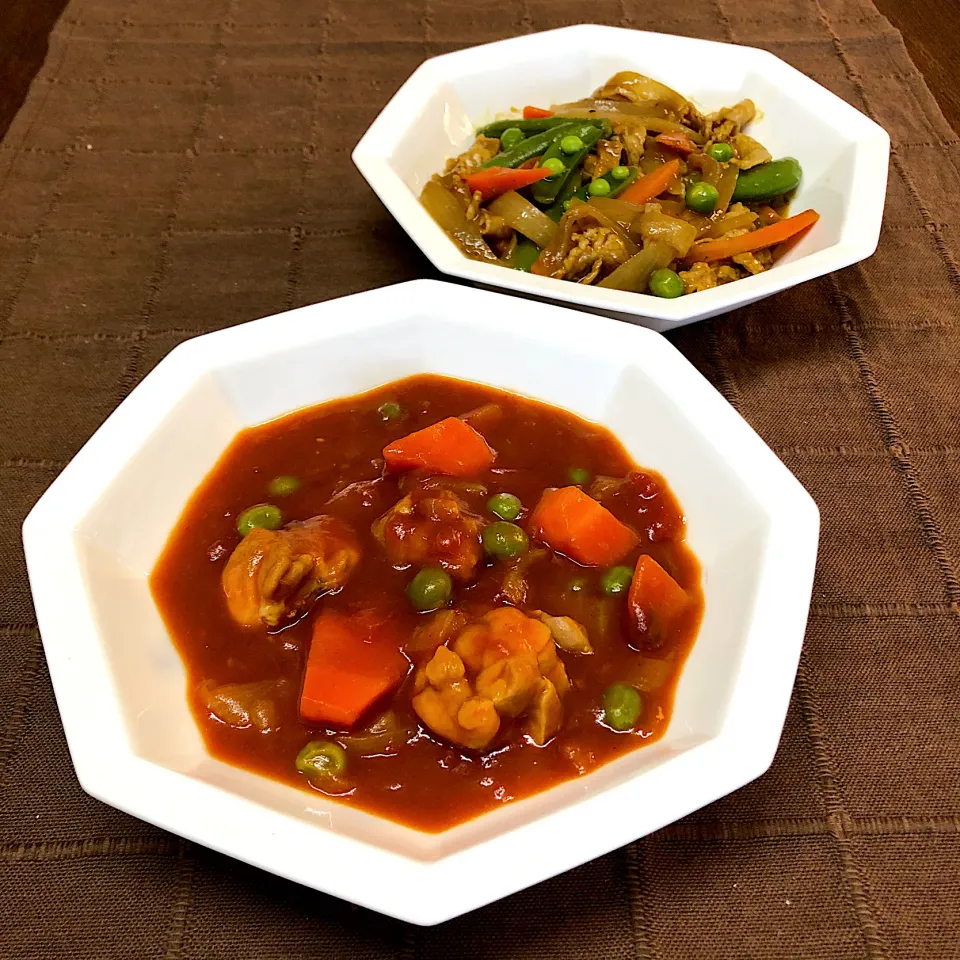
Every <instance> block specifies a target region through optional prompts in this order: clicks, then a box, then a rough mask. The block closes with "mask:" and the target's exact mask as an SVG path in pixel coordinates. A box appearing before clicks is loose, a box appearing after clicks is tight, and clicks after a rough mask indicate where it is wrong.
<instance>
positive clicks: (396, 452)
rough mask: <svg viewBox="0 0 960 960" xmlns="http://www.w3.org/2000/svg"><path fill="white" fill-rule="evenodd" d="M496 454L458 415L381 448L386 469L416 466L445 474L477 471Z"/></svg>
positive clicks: (465, 473)
mask: <svg viewBox="0 0 960 960" xmlns="http://www.w3.org/2000/svg"><path fill="white" fill-rule="evenodd" d="M496 456H497V454H496V451H494V450H493V449H492V448H491V447H490V445H489V444H488V443H487V441H486V440H484V439H483V437H482V436H481V435H480V434H479V433H477V431H476V430H474V429H473V427H471V426H470V424H468V423H464V422H463V421H462V420H461V419H460V418H459V417H447V419H446V420H441V421H440V422H439V423H435V424H433V425H432V426H429V427H424V429H423V430H417V431H416V432H415V433H410V434H407V436H405V437H401V438H400V439H399V440H394V442H393V443H391V444H389V445H388V446H386V447H384V448H383V458H384V460H386V462H387V468H388V469H389V470H394V471H398V472H399V471H401V470H415V469H418V468H420V469H423V470H430V471H432V472H433V473H442V474H445V475H446V476H449V477H469V476H472V475H474V474H477V473H481V472H482V471H484V470H487V469H488V468H489V467H490V465H491V464H492V463H493V461H494V460H495V459H496Z"/></svg>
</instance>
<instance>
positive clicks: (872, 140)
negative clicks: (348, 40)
mask: <svg viewBox="0 0 960 960" xmlns="http://www.w3.org/2000/svg"><path fill="white" fill-rule="evenodd" d="M619 70H636V71H639V72H640V73H645V74H648V75H649V76H651V77H653V78H655V79H657V80H660V81H662V82H663V83H666V84H667V85H668V86H671V87H674V88H675V89H676V90H678V91H680V93H682V94H683V95H684V96H687V97H689V98H690V99H692V100H693V101H694V102H695V103H696V104H697V105H698V107H700V109H701V110H703V111H705V112H711V111H713V110H718V109H720V108H721V107H723V106H730V105H732V104H733V103H735V102H737V101H738V100H742V99H743V98H744V97H749V98H750V99H752V100H753V101H754V102H755V103H756V104H757V106H758V109H759V111H760V113H759V116H758V118H757V119H756V120H755V121H754V122H753V123H752V124H750V126H749V127H748V132H749V133H750V135H751V136H753V137H755V138H756V139H758V140H759V141H760V142H761V143H762V144H763V145H764V146H766V147H767V148H768V149H769V150H770V152H771V153H772V154H773V155H774V156H775V157H786V156H792V157H796V158H797V159H798V160H799V161H800V163H801V164H802V166H803V174H804V175H803V181H802V183H801V185H800V188H799V190H798V191H797V195H796V199H795V200H794V201H793V203H792V209H793V210H795V211H800V210H806V209H807V208H808V207H812V208H814V209H815V210H817V211H818V212H819V213H820V220H819V222H818V223H817V224H816V226H815V227H813V229H812V230H810V231H809V233H808V234H807V235H806V236H805V237H804V238H803V239H802V240H801V241H800V243H798V244H797V245H796V246H795V247H794V248H793V249H792V250H791V251H790V252H789V253H787V254H786V255H785V256H784V257H783V258H782V259H781V260H780V261H779V262H778V263H777V265H776V266H775V267H774V268H773V269H771V270H769V271H767V272H765V273H762V274H759V275H758V276H755V277H747V278H745V279H743V280H738V281H737V282H736V283H729V284H725V285H723V286H721V287H716V288H714V289H713V290H705V291H702V292H700V293H696V294H691V295H689V296H684V297H680V298H678V299H676V300H663V299H660V298H659V297H654V296H650V295H647V294H636V293H629V292H627V291H623V290H607V289H603V288H600V287H594V286H585V285H583V284H577V283H570V282H568V281H564V280H554V279H553V278H551V277H537V276H533V275H531V274H528V273H522V272H520V271H517V270H508V269H505V268H504V267H499V266H497V265H495V264H489V263H478V262H476V261H473V260H468V259H467V258H466V257H464V256H463V254H461V253H460V251H459V249H458V248H457V247H455V246H454V244H453V242H452V241H451V240H450V239H449V238H448V237H447V236H446V234H444V232H443V231H442V230H441V229H440V227H438V226H437V224H436V223H434V221H433V220H432V218H431V217H430V215H429V214H428V213H427V212H426V210H424V208H423V207H422V206H421V205H420V202H419V200H418V197H419V196H420V191H421V190H422V188H423V185H424V183H426V182H427V180H429V179H430V177H431V176H432V175H433V174H434V173H436V172H438V171H440V170H442V169H443V168H444V163H445V161H446V159H447V158H448V157H453V156H456V155H457V154H458V153H461V152H462V151H463V150H465V149H466V148H467V147H468V146H469V145H470V143H472V142H473V135H474V130H475V128H476V127H477V126H479V125H481V124H483V123H486V122H488V121H490V120H492V119H494V116H495V115H496V113H498V112H505V111H507V110H509V109H510V108H511V107H522V106H523V105H524V104H527V103H532V104H539V105H549V104H551V103H565V102H569V101H572V100H579V99H581V98H582V97H585V96H588V95H589V94H591V93H592V92H593V91H594V90H595V89H596V88H597V87H599V86H601V85H602V84H603V83H604V82H605V81H606V80H607V78H608V77H610V76H612V75H613V74H614V73H616V72H617V71H619ZM889 153H890V138H889V137H888V136H887V134H886V132H885V131H884V130H883V129H882V128H881V127H879V126H878V125H877V124H876V123H874V122H873V121H872V120H870V119H868V118H867V117H865V116H864V115H863V114H862V113H860V112H859V111H858V110H855V109H854V108H853V107H851V106H850V105H849V104H848V103H846V102H845V101H843V100H841V99H840V98H839V97H837V96H835V95H834V94H832V93H831V92H830V91H829V90H827V89H825V88H824V87H822V86H820V84H818V83H815V82H814V81H813V80H811V79H810V78H809V77H806V76H804V75H803V74H802V73H800V72H799V71H798V70H795V69H794V68H793V67H791V66H790V65H789V64H786V63H784V62H783V61H782V60H780V59H779V58H778V57H775V56H774V55H773V54H772V53H768V52H767V51H766V50H758V49H755V48H753V47H742V46H736V45H734V44H729V43H716V42H714V41H711V40H695V39H692V38H689V37H675V36H668V35H665V34H659V33H644V32H641V31H639V30H624V29H620V28H617V27H604V26H596V25H592V24H583V25H580V26H575V27H565V28H563V29H561V30H551V31H548V32H546V33H535V34H530V35H528V36H523V37H516V38H514V39H511V40H503V41H500V42H499V43H491V44H486V45H484V46H480V47H470V48H468V49H466V50H460V51H457V52H456V53H448V54H445V55H444V56H441V57H434V58H433V59H431V60H427V61H426V62H425V63H423V64H422V65H421V66H420V67H419V68H418V69H417V70H416V71H415V72H414V73H413V75H412V76H411V77H410V78H409V79H408V80H407V82H406V83H405V84H404V85H403V86H402V87H401V88H400V90H399V91H398V92H397V94H396V95H395V96H394V98H393V99H392V100H391V101H390V102H389V103H388V104H387V106H386V107H384V109H383V111H382V112H381V113H380V115H379V116H378V117H377V119H376V120H375V121H374V122H373V125H372V126H371V127H370V129H369V130H368V131H367V132H366V134H365V135H364V136H363V138H362V139H361V141H360V142H359V143H358V144H357V146H356V149H355V150H354V152H353V160H354V163H356V165H357V167H358V168H359V170H360V172H361V173H362V174H363V176H364V177H365V178H366V180H367V182H368V183H369V184H370V186H371V187H372V188H373V189H374V191H376V193H377V195H378V196H379V197H380V199H381V200H382V201H383V203H384V205H385V206H386V207H387V209H388V210H389V211H390V212H391V213H392V214H393V216H394V217H396V219H397V220H398V221H399V222H400V224H401V226H403V228H404V229H405V230H406V231H407V233H408V234H409V235H410V237H411V238H412V239H413V241H414V242H415V243H416V244H417V246H418V247H420V249H421V250H422V251H423V252H424V253H425V254H426V255H427V257H429V258H430V260H431V261H432V263H433V265H434V266H435V267H437V269H438V270H441V271H443V272H444V273H448V274H451V275H453V276H456V277H463V278H465V279H467V280H471V281H473V282H475V283H477V284H481V285H485V286H491V287H502V288H503V289H506V290H512V291H513V292H515V293H518V294H521V295H526V296H531V297H538V298H546V299H551V300H558V301H562V302H565V303H569V304H573V305H576V306H578V307H580V308H582V309H584V310H588V311H591V312H597V313H602V314H606V315H607V316H612V317H618V318H620V319H622V320H631V321H633V322H635V323H640V324H643V325H644V326H648V327H651V328H653V329H654V330H661V331H664V330H671V329H673V328H675V327H679V326H682V325H683V324H686V323H691V322H693V321H694V320H703V319H705V318H707V317H712V316H715V315H717V314H720V313H725V312H727V311H728V310H733V309H735V308H736V307H742V306H745V305H746V304H749V303H753V302H754V301H756V300H760V299H762V298H763V297H768V296H770V295H771V294H773V293H777V292H779V291H781V290H786V289H787V288H788V287H792V286H795V285H796V284H798V283H802V282H803V281H805V280H810V279H812V278H814V277H819V276H821V275H822V274H825V273H829V272H831V271H833V270H839V269H840V268H841V267H846V266H849V265H850V264H851V263H856V262H857V261H859V260H863V259H865V258H866V257H869V256H870V255H871V254H872V253H873V251H874V250H875V249H876V246H877V240H878V238H879V236H880V220H881V217H882V215H883V203H884V197H885V195H886V189H887V161H888V158H889Z"/></svg>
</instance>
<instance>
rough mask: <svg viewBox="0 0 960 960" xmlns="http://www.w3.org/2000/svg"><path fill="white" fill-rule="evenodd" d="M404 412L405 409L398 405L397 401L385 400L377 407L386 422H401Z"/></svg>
mask: <svg viewBox="0 0 960 960" xmlns="http://www.w3.org/2000/svg"><path fill="white" fill-rule="evenodd" d="M404 412H405V411H404V409H403V407H402V406H401V405H400V404H399V403H397V401H396V400H384V402H383V403H381V404H380V406H379V407H377V413H379V414H380V416H381V417H383V419H384V420H399V419H400V418H401V417H402V416H403V414H404Z"/></svg>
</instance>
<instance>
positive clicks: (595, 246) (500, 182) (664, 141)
mask: <svg viewBox="0 0 960 960" xmlns="http://www.w3.org/2000/svg"><path fill="white" fill-rule="evenodd" d="M755 116H756V107H755V106H754V104H753V102H752V101H751V100H742V101H740V102H739V103H736V104H734V105H733V106H732V107H724V108H722V109H720V110H718V111H716V112H714V113H710V114H704V113H702V112H701V111H700V110H699V109H698V108H697V107H696V106H695V105H694V104H693V103H692V102H691V101H690V100H688V99H687V98H686V97H684V96H682V95H681V94H680V93H678V92H677V91H675V90H671V89H670V88H669V87H667V86H665V85H664V84H662V83H659V82H658V81H656V80H653V79H651V78H649V77H644V76H642V75H641V74H638V73H634V72H632V71H621V72H620V73H617V74H615V75H614V76H613V77H611V78H610V79H609V80H608V81H607V83H605V84H604V85H603V86H602V87H600V88H599V89H598V90H596V91H595V92H594V93H593V95H592V96H590V97H586V98H584V99H582V100H578V101H575V102H572V103H561V104H554V105H553V106H551V107H550V108H549V109H547V108H542V107H534V106H530V105H528V106H526V107H524V108H523V112H522V116H518V115H510V116H507V117H505V118H503V119H501V120H495V121H494V122H492V123H488V124H487V125H486V126H483V127H480V128H479V129H478V130H477V131H476V133H477V138H476V141H475V143H474V144H473V146H471V147H470V148H469V149H468V150H467V151H466V152H465V153H463V154H461V155H460V156H459V157H456V158H453V159H451V160H449V161H448V163H447V168H446V170H445V171H444V172H443V173H442V174H438V175H436V176H435V177H434V178H433V179H432V180H430V181H429V182H428V183H427V184H426V185H425V187H424V190H423V194H422V196H421V200H422V202H423V204H424V206H425V207H426V208H427V209H428V210H429V211H430V213H431V214H432V215H433V217H434V219H435V220H436V221H437V222H438V223H439V224H440V226H441V227H443V229H444V230H445V231H446V232H447V234H448V235H449V236H450V237H451V239H452V240H453V241H454V242H455V243H456V244H457V245H458V246H459V247H460V249H461V251H462V252H463V253H464V255H465V256H467V257H471V258H472V259H476V260H484V261H487V262H490V263H498V264H500V265H501V266H504V267H508V268H510V269H514V270H520V271H523V272H531V273H534V274H537V275H539V276H544V277H551V278H554V279H558V280H569V281H573V282H576V283H581V284H594V285H597V286H601V287H605V288H608V289H614V290H625V291H629V292H633V293H650V294H652V295H654V296H657V297H663V298H666V299H672V298H675V297H679V296H683V295H684V294H689V293H696V292H697V291H700V290H707V289H710V288H711V287H716V286H718V285H722V284H726V283H730V282H732V281H735V280H741V279H744V278H746V277H749V276H752V275H754V274H758V273H763V272H764V271H766V270H769V269H770V268H771V267H772V266H773V264H774V261H775V259H776V257H775V254H776V251H777V248H778V247H779V246H780V245H781V244H783V243H785V242H786V241H788V240H793V239H794V238H796V237H799V236H800V235H802V234H803V233H804V232H805V231H806V230H808V229H810V227H811V226H813V224H814V223H816V221H817V214H816V212H815V211H813V210H807V211H804V212H803V213H802V214H800V215H798V216H796V217H790V216H789V214H788V206H789V202H790V199H791V197H792V195H793V193H794V191H795V190H796V189H797V187H798V186H799V185H800V181H801V177H802V171H801V168H800V164H799V163H798V162H797V160H795V159H793V158H792V157H787V158H783V159H779V160H774V159H773V157H772V156H771V155H770V153H769V152H768V151H767V150H766V149H765V148H764V147H763V146H762V145H761V144H760V143H758V142H757V141H756V140H754V139H753V137H751V136H750V135H749V134H748V133H746V132H745V131H746V129H747V128H748V127H749V125H750V123H751V121H753V120H754V118H755ZM613 201H616V204H614V203H613ZM773 227H776V228H777V229H776V230H773V229H772V228H773ZM745 237H746V238H748V239H744V238H745ZM733 241H738V242H737V243H734V242H733Z"/></svg>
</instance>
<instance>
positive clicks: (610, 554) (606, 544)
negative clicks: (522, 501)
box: [530, 487, 640, 567]
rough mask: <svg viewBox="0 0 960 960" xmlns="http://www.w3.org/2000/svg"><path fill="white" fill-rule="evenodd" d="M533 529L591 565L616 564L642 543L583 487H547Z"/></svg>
mask: <svg viewBox="0 0 960 960" xmlns="http://www.w3.org/2000/svg"><path fill="white" fill-rule="evenodd" d="M530 531H531V533H532V534H533V536H535V537H537V538H538V539H540V540H542V541H543V542H544V543H546V544H547V545H548V546H549V547H551V548H552V549H553V550H557V551H559V552H560V553H563V554H566V555H567V556H568V557H570V558H571V559H573V560H576V561H577V563H582V564H584V566H588V567H601V566H608V565H610V564H613V563H616V562H617V561H618V560H621V559H622V558H623V557H624V556H625V555H626V554H627V553H629V552H630V551H631V550H632V549H633V548H634V547H635V546H636V545H637V544H638V543H639V542H640V540H639V537H637V535H636V534H635V533H634V532H633V531H632V530H631V529H630V528H629V527H627V526H625V525H624V524H622V523H621V522H620V521H619V520H618V519H617V518H616V517H615V516H614V515H613V514H612V513H611V512H610V511H609V510H608V509H607V508H606V507H603V506H601V505H600V504H599V503H597V501H596V500H594V499H593V497H588V496H587V495H586V494H585V493H584V492H583V491H582V490H581V489H580V488H579V487H562V488H560V489H555V490H545V491H544V492H543V494H542V495H541V497H540V502H539V503H538V504H537V506H536V508H535V509H534V511H533V514H532V515H531V517H530Z"/></svg>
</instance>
